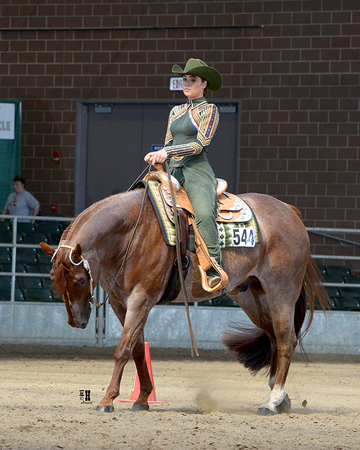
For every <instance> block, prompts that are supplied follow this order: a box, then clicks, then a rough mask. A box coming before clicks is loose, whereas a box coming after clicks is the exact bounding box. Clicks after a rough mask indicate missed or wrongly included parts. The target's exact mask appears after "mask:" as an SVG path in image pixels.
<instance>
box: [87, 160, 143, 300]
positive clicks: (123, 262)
mask: <svg viewBox="0 0 360 450" xmlns="http://www.w3.org/2000/svg"><path fill="white" fill-rule="evenodd" d="M150 171H151V165H150V164H149V167H146V168H145V169H144V170H143V171H142V172H141V174H140V175H139V176H138V177H137V179H136V180H135V181H134V182H133V184H132V185H131V186H130V187H129V188H128V189H127V191H126V192H129V191H130V190H131V189H132V188H133V187H134V186H135V184H136V183H137V182H138V181H139V180H140V178H141V177H142V176H143V175H144V173H145V172H148V174H149V173H150ZM147 191H148V183H146V186H145V190H144V195H143V199H142V203H141V208H140V213H139V217H138V219H137V221H136V225H135V228H134V231H133V233H132V235H131V238H130V242H129V243H128V246H127V247H126V251H125V255H124V259H123V260H122V263H121V266H120V268H119V270H118V273H117V274H116V277H115V278H114V282H113V285H112V286H111V289H110V291H109V293H108V294H107V296H106V298H105V300H104V301H103V302H102V303H100V304H99V303H98V302H97V301H96V300H95V302H96V303H95V306H96V307H97V308H100V306H102V305H103V304H104V303H106V301H107V299H108V298H109V297H110V294H111V293H112V291H113V289H114V286H115V284H116V280H117V278H118V276H119V275H120V272H121V271H122V269H123V267H124V265H125V262H126V258H127V255H128V253H129V251H130V247H131V244H132V241H133V239H134V236H135V233H136V231H137V229H138V226H139V223H140V219H141V216H142V213H143V211H144V206H145V200H146V195H147Z"/></svg>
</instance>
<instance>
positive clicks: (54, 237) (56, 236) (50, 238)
mask: <svg viewBox="0 0 360 450" xmlns="http://www.w3.org/2000/svg"><path fill="white" fill-rule="evenodd" d="M46 236H47V242H48V244H49V245H58V244H59V242H60V239H61V236H62V233H47V235H46Z"/></svg>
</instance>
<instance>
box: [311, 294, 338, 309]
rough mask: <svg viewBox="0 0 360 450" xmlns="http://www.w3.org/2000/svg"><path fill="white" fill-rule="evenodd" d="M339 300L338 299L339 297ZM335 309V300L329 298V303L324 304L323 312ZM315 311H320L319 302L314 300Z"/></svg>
mask: <svg viewBox="0 0 360 450" xmlns="http://www.w3.org/2000/svg"><path fill="white" fill-rule="evenodd" d="M339 298H340V297H339ZM330 309H336V299H335V298H332V297H330V303H327V304H325V310H330ZM315 310H317V311H319V310H322V307H321V305H320V302H319V300H318V299H317V298H316V299H315Z"/></svg>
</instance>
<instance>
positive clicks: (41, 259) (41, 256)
mask: <svg viewBox="0 0 360 450" xmlns="http://www.w3.org/2000/svg"><path fill="white" fill-rule="evenodd" d="M36 256H37V262H38V263H39V264H51V256H49V255H47V254H46V253H44V252H43V251H42V250H41V249H40V248H39V249H37V251H36Z"/></svg>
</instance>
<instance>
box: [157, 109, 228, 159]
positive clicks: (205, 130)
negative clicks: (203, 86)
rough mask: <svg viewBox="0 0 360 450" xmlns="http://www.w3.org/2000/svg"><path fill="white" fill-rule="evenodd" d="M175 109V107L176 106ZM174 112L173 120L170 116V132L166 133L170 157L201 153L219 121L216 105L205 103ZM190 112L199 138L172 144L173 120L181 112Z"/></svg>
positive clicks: (167, 150) (166, 143)
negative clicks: (171, 126)
mask: <svg viewBox="0 0 360 450" xmlns="http://www.w3.org/2000/svg"><path fill="white" fill-rule="evenodd" d="M174 109H175V108H174ZM177 113H178V114H176V112H174V117H173V118H172V120H171V117H170V118H169V123H168V132H167V133H166V139H165V146H166V147H167V148H166V152H167V154H168V155H169V156H170V157H181V156H186V155H197V154H198V153H200V152H201V151H202V150H203V148H204V147H207V146H208V145H209V144H210V142H211V139H212V138H213V136H214V134H215V131H216V128H217V126H218V123H219V112H218V108H217V107H216V105H213V104H208V103H206V104H204V105H201V106H199V107H198V108H194V109H193V110H189V111H187V110H185V111H183V110H182V111H180V110H179V111H177ZM184 113H188V114H189V115H190V120H191V121H192V123H193V124H194V125H195V127H196V128H197V130H198V131H197V138H196V141H194V142H189V143H186V144H180V145H171V140H172V136H171V132H170V125H171V123H172V121H173V120H175V119H176V118H178V117H179V116H180V115H181V114H184Z"/></svg>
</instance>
